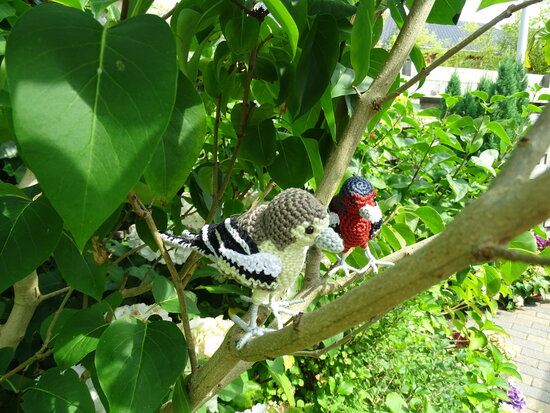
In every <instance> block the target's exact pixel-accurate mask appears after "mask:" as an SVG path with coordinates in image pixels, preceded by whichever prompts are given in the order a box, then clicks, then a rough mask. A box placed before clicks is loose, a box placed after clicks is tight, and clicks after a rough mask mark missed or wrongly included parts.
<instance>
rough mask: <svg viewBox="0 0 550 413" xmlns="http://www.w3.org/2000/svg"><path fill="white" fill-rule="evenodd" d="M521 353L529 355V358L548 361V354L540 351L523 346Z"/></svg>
mask: <svg viewBox="0 0 550 413" xmlns="http://www.w3.org/2000/svg"><path fill="white" fill-rule="evenodd" d="M521 354H523V355H524V356H526V357H531V358H533V359H536V360H541V361H547V362H550V354H545V353H543V352H541V351H535V350H531V349H530V348H526V347H524V348H522V349H521Z"/></svg>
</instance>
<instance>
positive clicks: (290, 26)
mask: <svg viewBox="0 0 550 413" xmlns="http://www.w3.org/2000/svg"><path fill="white" fill-rule="evenodd" d="M263 3H264V4H265V5H266V6H267V9H268V10H269V12H270V13H271V14H272V15H273V17H275V20H277V22H278V23H279V24H280V25H281V26H282V28H283V30H284V31H285V32H286V35H287V36H288V42H289V43H290V50H292V57H293V58H294V55H296V49H297V48H298V38H299V37H300V33H299V32H298V27H297V26H296V22H294V19H293V18H292V16H291V15H290V13H289V12H288V10H287V9H286V7H285V6H284V5H283V3H281V1H280V0H265V1H264V2H263Z"/></svg>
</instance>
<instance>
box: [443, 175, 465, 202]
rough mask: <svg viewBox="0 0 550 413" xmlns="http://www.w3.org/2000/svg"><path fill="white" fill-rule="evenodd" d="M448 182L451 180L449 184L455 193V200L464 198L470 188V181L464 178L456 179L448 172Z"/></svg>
mask: <svg viewBox="0 0 550 413" xmlns="http://www.w3.org/2000/svg"><path fill="white" fill-rule="evenodd" d="M447 182H449V186H450V187H451V189H452V190H453V192H454V193H455V199H454V201H455V202H457V201H460V200H461V199H462V198H464V197H465V196H466V194H467V193H468V190H469V189H470V185H468V182H466V181H465V180H464V179H462V178H458V179H454V178H453V177H452V176H451V175H450V174H447Z"/></svg>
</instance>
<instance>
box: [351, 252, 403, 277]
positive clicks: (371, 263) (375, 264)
mask: <svg viewBox="0 0 550 413" xmlns="http://www.w3.org/2000/svg"><path fill="white" fill-rule="evenodd" d="M365 256H366V257H367V258H368V260H369V262H368V263H367V265H365V266H364V267H363V268H360V269H359V270H357V272H360V273H363V272H365V271H367V270H368V269H369V268H372V272H373V273H375V274H378V266H380V265H381V266H386V267H391V266H394V265H395V264H394V263H393V262H388V261H380V260H379V259H378V258H376V257H375V256H374V255H373V254H372V252H371V250H370V248H369V247H368V245H367V248H365Z"/></svg>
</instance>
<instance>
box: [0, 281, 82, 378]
mask: <svg viewBox="0 0 550 413" xmlns="http://www.w3.org/2000/svg"><path fill="white" fill-rule="evenodd" d="M31 275H32V274H31ZM73 291H74V289H73V288H72V287H71V288H69V290H68V291H67V294H66V295H65V297H64V298H63V301H62V302H61V304H60V305H59V308H58V309H57V311H56V312H55V314H54V316H53V318H52V321H51V322H50V325H49V326H48V330H46V337H44V343H43V344H42V346H41V347H40V349H39V350H38V351H37V352H36V353H34V354H33V355H32V356H31V357H29V358H28V359H27V360H25V361H24V362H23V363H21V364H19V365H18V366H17V367H15V368H14V369H12V370H10V371H9V372H7V373H6V374H4V375H3V376H2V377H0V383H1V382H3V381H4V380H7V379H9V378H10V377H11V376H13V375H14V374H17V373H19V372H20V371H21V370H23V369H25V368H26V367H27V366H29V365H31V364H32V363H34V362H35V361H38V360H41V359H43V358H46V357H48V356H49V355H50V354H52V353H53V349H48V344H49V342H50V340H51V338H52V333H53V328H54V327H55V324H56V323H57V320H59V316H60V315H61V312H62V311H63V309H64V308H65V305H66V304H67V302H68V301H69V298H70V297H71V294H72V292H73Z"/></svg>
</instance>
